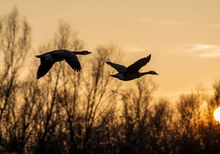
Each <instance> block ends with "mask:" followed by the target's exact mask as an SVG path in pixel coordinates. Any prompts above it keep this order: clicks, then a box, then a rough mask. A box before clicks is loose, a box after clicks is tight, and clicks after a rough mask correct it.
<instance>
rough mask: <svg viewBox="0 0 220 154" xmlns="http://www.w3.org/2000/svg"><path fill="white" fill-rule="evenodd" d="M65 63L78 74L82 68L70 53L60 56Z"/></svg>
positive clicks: (75, 57)
mask: <svg viewBox="0 0 220 154" xmlns="http://www.w3.org/2000/svg"><path fill="white" fill-rule="evenodd" d="M62 56H63V57H64V59H65V61H66V62H67V63H68V64H69V65H70V67H71V68H72V69H73V70H74V71H77V72H79V71H80V70H81V69H82V68H81V65H80V62H79V60H78V58H77V56H76V55H75V54H74V53H72V52H64V53H63V55H62Z"/></svg>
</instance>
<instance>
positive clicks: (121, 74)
mask: <svg viewBox="0 0 220 154" xmlns="http://www.w3.org/2000/svg"><path fill="white" fill-rule="evenodd" d="M150 58H151V54H150V55H148V56H147V57H144V58H141V59H139V60H138V61H136V62H134V63H133V64H131V65H130V66H128V67H125V66H123V65H120V64H115V63H112V62H111V61H110V60H109V61H107V62H106V63H107V64H109V65H110V66H112V67H113V68H114V69H115V70H117V71H118V73H117V74H114V75H111V76H112V77H115V78H118V79H120V80H123V81H128V80H133V79H136V78H140V77H141V76H143V75H146V74H152V75H158V74H157V73H156V72H155V71H148V72H142V73H141V72H139V70H140V69H141V67H143V66H144V65H146V64H147V63H148V62H149V61H150Z"/></svg>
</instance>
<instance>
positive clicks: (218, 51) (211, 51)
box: [170, 44, 220, 58]
mask: <svg viewBox="0 0 220 154" xmlns="http://www.w3.org/2000/svg"><path fill="white" fill-rule="evenodd" d="M170 53H183V54H188V55H192V56H199V57H203V58H216V57H220V45H212V44H193V45H183V46H181V47H177V48H174V49H173V50H171V52H170Z"/></svg>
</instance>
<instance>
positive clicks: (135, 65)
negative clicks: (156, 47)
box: [125, 54, 151, 73]
mask: <svg viewBox="0 0 220 154" xmlns="http://www.w3.org/2000/svg"><path fill="white" fill-rule="evenodd" d="M150 58H151V54H150V55H149V56H147V57H144V58H141V59H139V60H138V61H136V62H134V63H133V64H131V65H130V66H128V68H127V70H126V72H125V73H136V72H138V71H139V70H140V69H141V67H143V66H144V65H146V64H147V63H148V62H149V61H150Z"/></svg>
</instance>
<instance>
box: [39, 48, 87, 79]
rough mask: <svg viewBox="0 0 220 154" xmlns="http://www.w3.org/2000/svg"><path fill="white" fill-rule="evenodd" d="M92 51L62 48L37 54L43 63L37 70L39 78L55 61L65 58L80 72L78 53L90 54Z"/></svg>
mask: <svg viewBox="0 0 220 154" xmlns="http://www.w3.org/2000/svg"><path fill="white" fill-rule="evenodd" d="M90 53H91V52H89V51H87V50H83V51H69V50H65V49H61V50H54V51H50V52H46V53H43V54H41V55H36V57H37V58H40V63H41V64H40V66H39V68H38V70H37V79H40V78H41V77H43V76H44V75H46V74H47V72H49V70H50V69H51V68H52V66H53V64H54V63H55V62H59V61H62V60H65V61H66V62H67V63H68V64H69V65H70V67H71V68H72V69H73V70H74V71H77V72H79V71H80V70H81V69H82V68H81V65H80V62H79V60H78V58H77V56H76V55H88V54H90Z"/></svg>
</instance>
